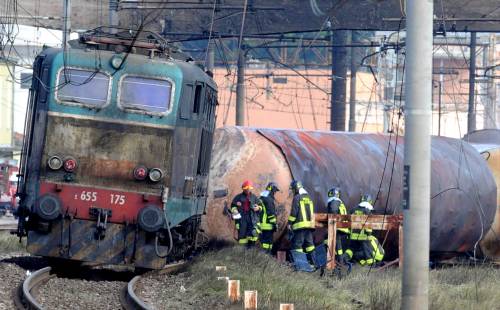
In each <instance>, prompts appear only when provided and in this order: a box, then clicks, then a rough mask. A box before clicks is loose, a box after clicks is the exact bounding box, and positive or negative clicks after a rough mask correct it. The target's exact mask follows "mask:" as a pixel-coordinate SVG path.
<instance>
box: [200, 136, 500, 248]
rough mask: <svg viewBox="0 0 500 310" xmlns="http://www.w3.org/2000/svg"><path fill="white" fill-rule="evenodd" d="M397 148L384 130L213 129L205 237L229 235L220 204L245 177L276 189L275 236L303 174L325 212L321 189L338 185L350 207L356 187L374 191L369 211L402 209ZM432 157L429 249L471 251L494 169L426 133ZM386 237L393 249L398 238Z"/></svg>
mask: <svg viewBox="0 0 500 310" xmlns="http://www.w3.org/2000/svg"><path fill="white" fill-rule="evenodd" d="M403 148H404V138H403V137H395V136H389V135H383V134H363V133H346V132H320V131H299V130H278V129H256V128H244V127H224V128H220V129H217V130H216V134H215V139H214V146H213V153H212V162H211V170H210V184H209V198H208V203H207V216H205V217H204V220H203V227H204V230H205V232H206V233H207V234H208V237H209V238H216V239H225V240H233V241H234V240H235V238H236V236H237V234H236V229H235V225H234V222H233V220H232V218H231V214H230V213H229V212H227V211H226V212H225V209H227V208H228V207H229V205H230V203H231V199H232V198H233V197H234V196H235V195H236V194H238V193H239V192H241V183H242V181H243V180H246V179H249V180H252V181H253V182H254V187H255V189H254V190H253V192H254V193H255V194H256V195H259V194H260V192H261V191H262V190H264V188H265V186H266V184H267V183H268V182H270V181H274V182H276V183H277V184H278V186H279V188H280V191H279V192H278V193H277V194H276V200H277V210H276V211H277V215H278V224H279V225H278V226H279V228H280V232H279V233H276V234H275V238H278V237H279V236H280V234H282V233H283V230H284V228H285V226H286V221H287V217H288V215H289V212H290V203H291V199H292V196H291V194H290V193H289V191H288V188H289V184H290V182H291V181H292V179H296V180H300V181H302V183H303V185H304V188H305V189H306V190H307V191H308V192H309V193H310V195H311V197H312V198H313V200H314V203H315V209H316V212H325V211H326V201H327V192H328V190H329V189H330V188H331V187H332V186H338V187H340V188H341V198H342V199H343V201H344V202H345V204H346V207H347V208H348V209H349V210H351V209H353V208H354V207H355V206H356V205H357V204H358V203H359V199H360V196H361V195H362V194H370V195H371V196H372V197H373V198H375V197H377V198H376V201H375V206H374V207H375V210H374V213H375V214H394V213H402V210H401V203H402V199H403V186H402V185H403V156H404V155H403ZM431 161H432V169H431V176H432V184H431V197H430V199H431V228H430V229H431V232H430V233H431V240H430V242H431V244H430V247H431V256H432V257H443V256H450V255H451V256H453V255H455V254H457V253H464V252H467V251H470V250H472V249H473V247H474V244H475V243H476V242H477V241H478V240H479V239H480V238H481V237H482V236H483V235H484V234H486V232H487V231H488V229H489V228H490V226H491V223H492V221H493V219H494V215H495V210H496V184H495V180H494V178H493V175H492V173H491V171H490V169H489V168H488V165H487V164H486V162H485V160H484V159H483V157H482V156H481V155H480V154H479V153H478V152H477V151H476V150H475V149H474V148H473V147H471V146H470V145H469V144H468V143H464V142H461V141H460V140H456V139H451V138H445V137H433V138H432V158H431ZM384 167H385V168H384ZM410 171H411V170H410ZM379 188H380V190H379ZM225 206H226V207H225ZM409 207H410V208H411V206H409ZM388 242H389V243H388V246H389V247H394V248H395V249H396V251H397V238H396V242H391V241H388Z"/></svg>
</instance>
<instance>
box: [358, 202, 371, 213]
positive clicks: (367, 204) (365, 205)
mask: <svg viewBox="0 0 500 310" xmlns="http://www.w3.org/2000/svg"><path fill="white" fill-rule="evenodd" d="M358 206H359V207H361V208H365V209H368V210H370V211H373V206H372V204H371V203H369V202H368V201H362V202H360V203H359V204H358Z"/></svg>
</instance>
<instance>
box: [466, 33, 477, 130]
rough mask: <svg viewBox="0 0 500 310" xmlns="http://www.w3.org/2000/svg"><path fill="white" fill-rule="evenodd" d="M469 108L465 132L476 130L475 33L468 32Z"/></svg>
mask: <svg viewBox="0 0 500 310" xmlns="http://www.w3.org/2000/svg"><path fill="white" fill-rule="evenodd" d="M469 62H470V64H469V109H468V113H467V132H473V131H474V130H476V103H475V100H474V99H475V95H476V33H475V32H471V33H470V57H469Z"/></svg>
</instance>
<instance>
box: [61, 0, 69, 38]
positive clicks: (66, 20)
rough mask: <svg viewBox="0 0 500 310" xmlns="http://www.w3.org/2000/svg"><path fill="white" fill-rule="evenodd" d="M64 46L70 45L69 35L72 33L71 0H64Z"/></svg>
mask: <svg viewBox="0 0 500 310" xmlns="http://www.w3.org/2000/svg"><path fill="white" fill-rule="evenodd" d="M63 16H64V17H63V22H64V23H63V40H62V42H63V47H69V45H68V41H69V35H70V34H71V0H63Z"/></svg>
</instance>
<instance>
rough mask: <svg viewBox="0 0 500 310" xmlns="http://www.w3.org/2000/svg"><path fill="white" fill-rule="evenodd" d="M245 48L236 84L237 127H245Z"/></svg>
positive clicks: (240, 53)
mask: <svg viewBox="0 0 500 310" xmlns="http://www.w3.org/2000/svg"><path fill="white" fill-rule="evenodd" d="M245 58H246V55H245V47H244V46H243V45H242V46H241V48H240V50H239V54H238V65H237V66H238V68H237V70H238V78H237V82H236V83H237V84H236V126H245V93H246V91H245V66H246V59H245Z"/></svg>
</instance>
